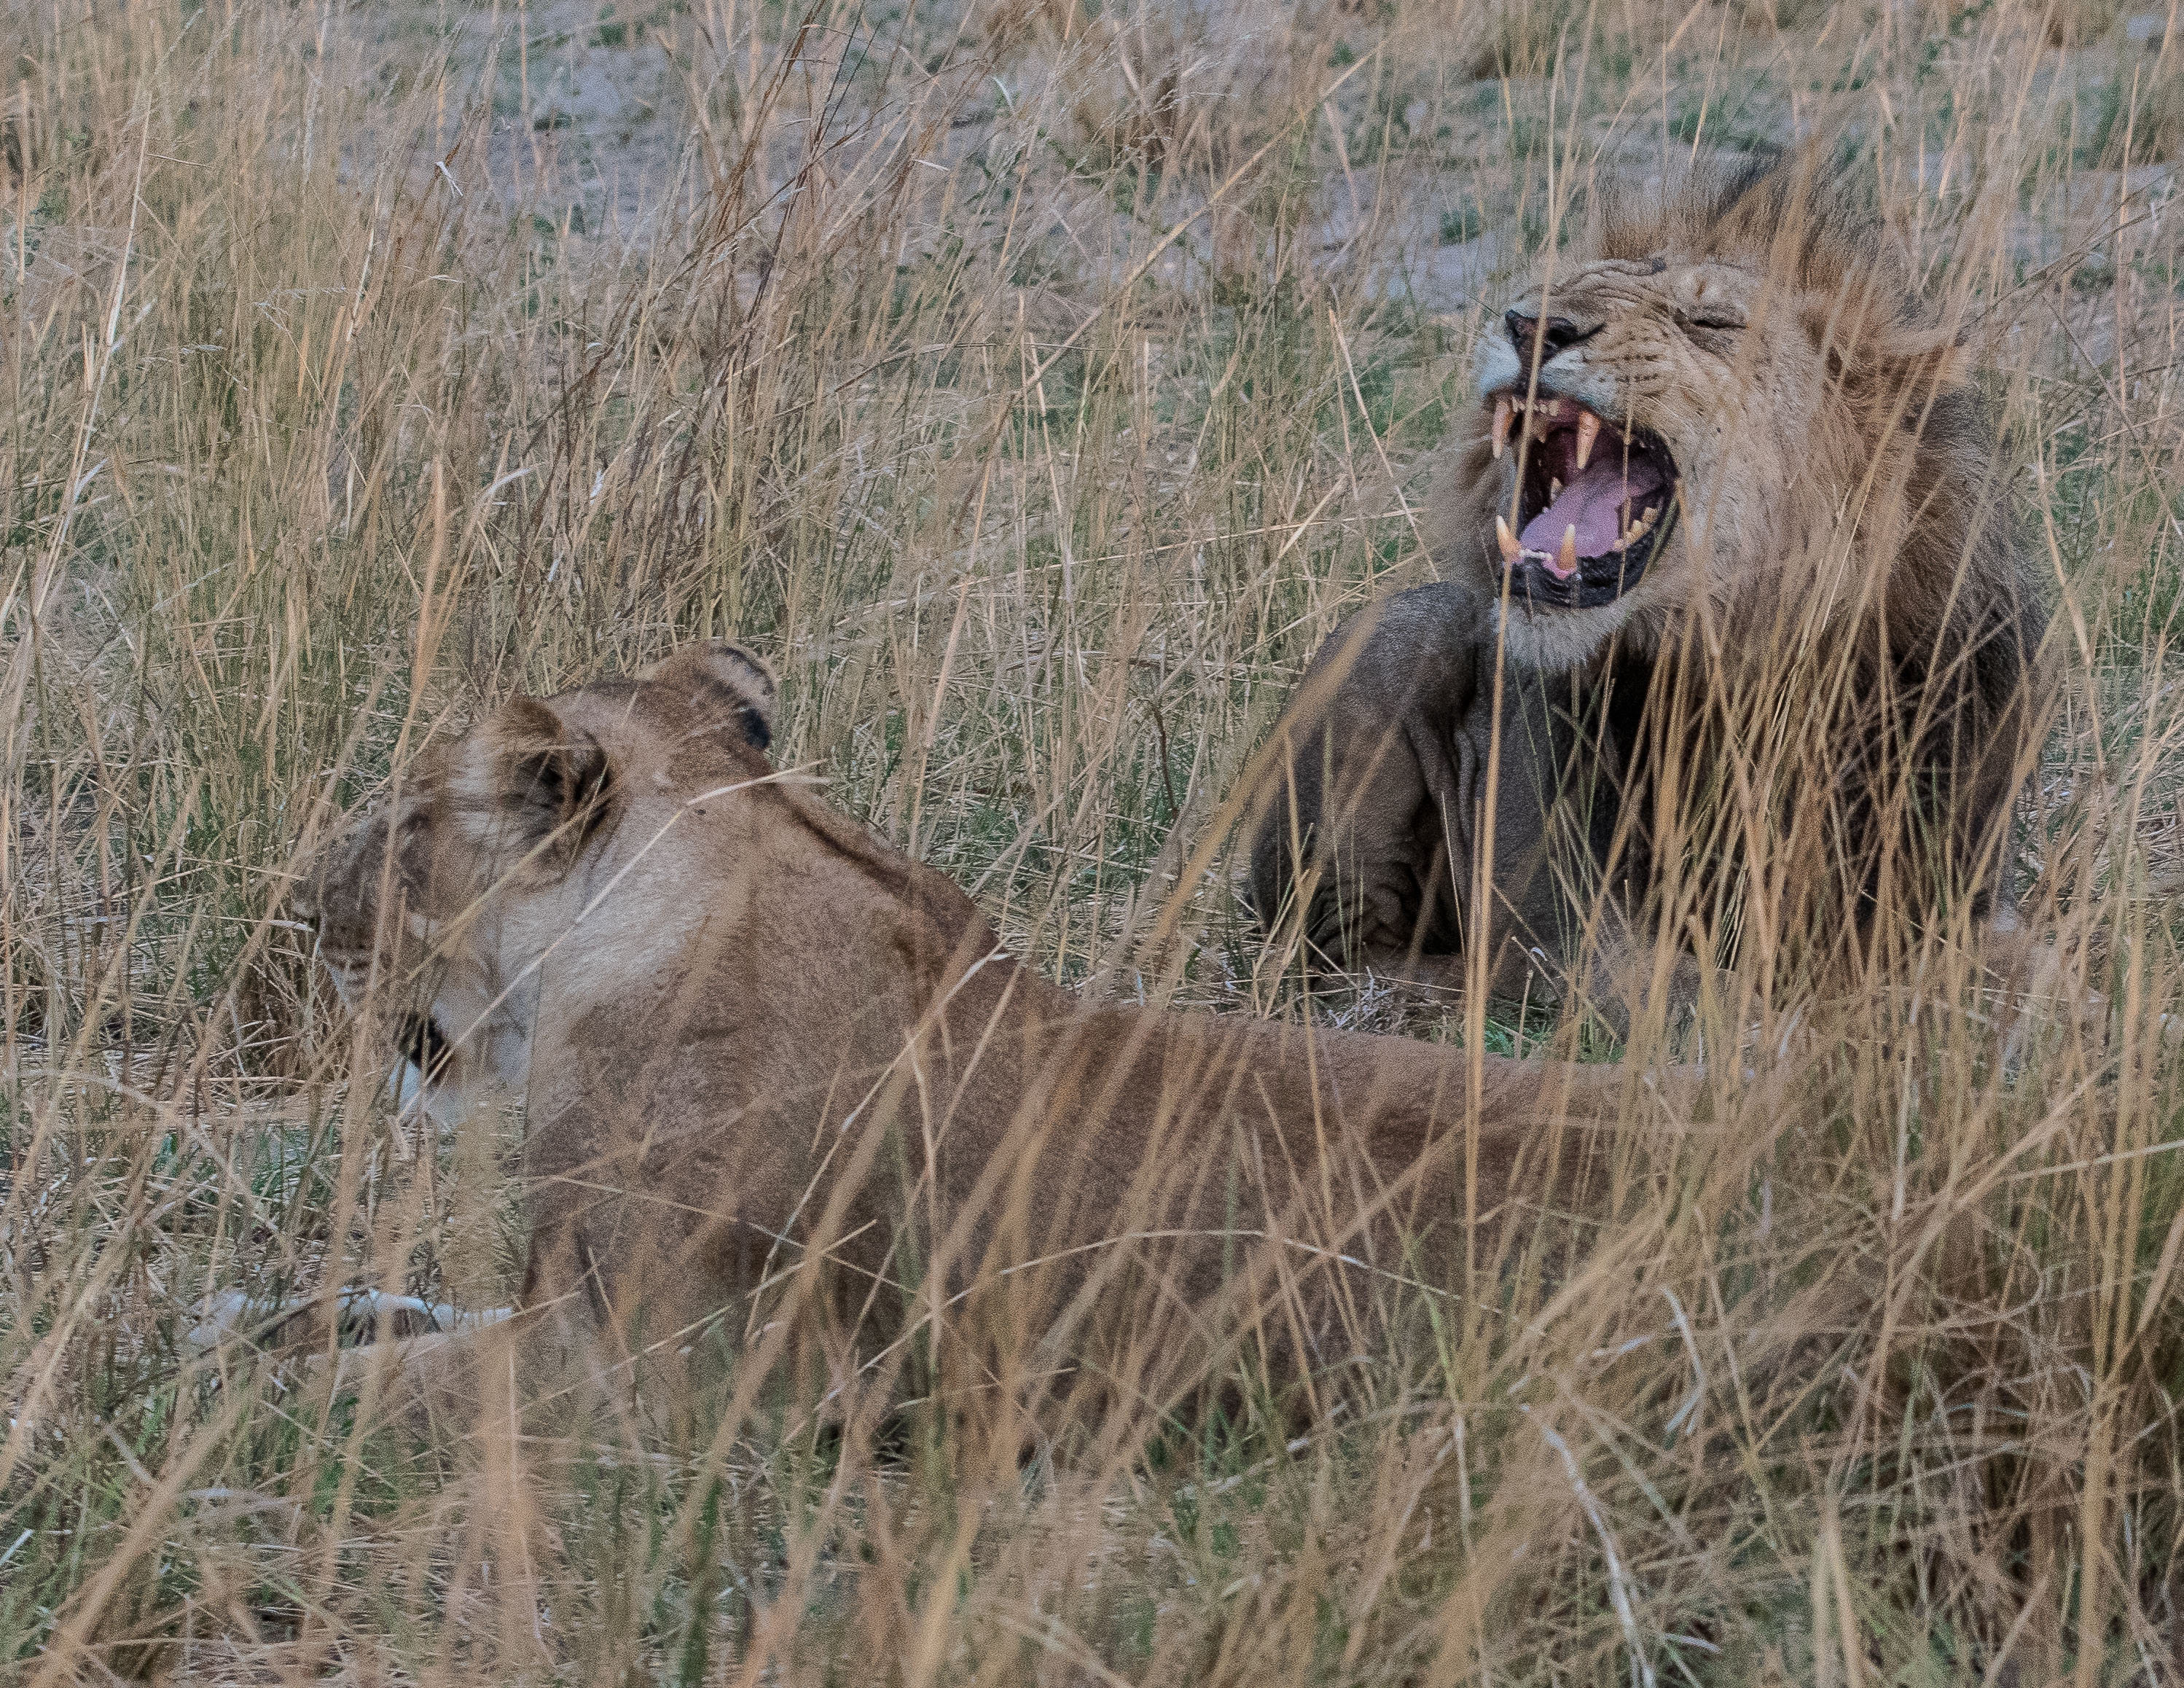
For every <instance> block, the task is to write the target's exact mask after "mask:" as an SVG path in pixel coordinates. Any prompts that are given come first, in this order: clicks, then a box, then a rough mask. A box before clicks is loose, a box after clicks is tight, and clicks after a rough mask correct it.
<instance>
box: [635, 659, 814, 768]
mask: <svg viewBox="0 0 2184 1688" xmlns="http://www.w3.org/2000/svg"><path fill="white" fill-rule="evenodd" d="M643 677H644V680H645V681H646V682H647V683H648V684H651V685H664V686H682V687H687V688H688V689H689V690H691V691H693V692H712V693H716V694H720V695H721V701H722V702H723V703H725V704H726V705H727V706H728V707H729V708H730V709H731V710H733V711H734V713H735V717H736V721H737V724H738V726H739V727H742V728H743V733H744V738H748V739H749V740H750V742H751V748H752V749H756V750H763V749H766V747H767V746H768V745H770V744H772V743H773V706H774V702H775V700H776V699H777V698H778V697H779V695H780V688H779V686H778V685H777V684H776V682H775V681H774V677H773V670H772V668H771V667H769V666H767V665H766V660H765V659H764V658H763V657H760V655H757V654H756V653H755V652H754V651H750V650H747V649H744V647H743V646H742V645H739V644H732V643H729V642H728V641H727V640H726V639H708V640H706V641H705V643H702V644H694V645H686V646H684V647H683V648H682V649H681V650H678V651H677V652H676V653H675V655H672V656H671V657H668V658H667V659H666V660H664V661H661V662H656V663H655V664H654V665H653V666H651V667H650V668H648V669H647V670H646V671H644V676H643Z"/></svg>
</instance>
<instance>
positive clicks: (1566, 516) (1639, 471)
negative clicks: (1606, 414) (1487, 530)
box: [1523, 454, 1668, 557]
mask: <svg viewBox="0 0 2184 1688" xmlns="http://www.w3.org/2000/svg"><path fill="white" fill-rule="evenodd" d="M1667 478H1668V477H1667V476H1665V475H1663V473H1662V472H1661V471H1660V469H1659V467H1658V465H1655V464H1653V463H1652V462H1651V461H1649V460H1646V459H1645V458H1642V457H1634V458H1633V459H1632V460H1631V461H1630V463H1629V464H1628V465H1625V464H1624V461H1623V460H1622V458H1621V457H1620V456H1619V455H1618V456H1616V457H1613V458H1608V457H1606V456H1605V455H1604V454H1603V456H1602V458H1597V459H1595V460H1594V461H1593V463H1592V465H1591V467H1590V468H1588V469H1586V470H1585V472H1584V473H1583V474H1581V475H1580V476H1578V477H1577V479H1575V480H1574V481H1573V482H1570V483H1569V484H1568V486H1567V487H1563V490H1562V496H1561V497H1560V498H1558V499H1556V500H1555V501H1554V502H1553V503H1552V504H1549V505H1548V506H1547V507H1546V509H1545V510H1541V512H1540V513H1539V514H1538V515H1535V516H1534V517H1533V518H1532V519H1531V520H1530V521H1528V522H1526V523H1525V524H1524V536H1523V537H1524V545H1525V548H1526V549H1529V550H1534V551H1545V552H1546V554H1548V555H1549V556H1553V555H1555V554H1557V553H1559V552H1560V551H1561V549H1562V544H1563V534H1564V533H1565V532H1568V530H1569V529H1571V528H1573V527H1574V528H1575V529H1576V530H1577V554H1578V555H1580V557H1600V556H1605V555H1606V554H1607V553H1608V552H1610V551H1612V550H1613V549H1615V542H1616V541H1617V540H1618V539H1619V538H1622V536H1623V506H1624V504H1631V503H1634V502H1635V504H1637V506H1638V507H1637V509H1635V510H1632V511H1631V515H1633V516H1637V515H1642V514H1644V511H1645V499H1646V497H1647V495H1648V494H1650V493H1657V492H1658V491H1660V489H1661V487H1662V486H1663V484H1664V482H1666V481H1667Z"/></svg>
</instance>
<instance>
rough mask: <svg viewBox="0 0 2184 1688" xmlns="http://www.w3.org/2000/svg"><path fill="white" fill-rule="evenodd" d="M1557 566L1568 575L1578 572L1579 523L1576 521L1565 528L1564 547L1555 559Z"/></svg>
mask: <svg viewBox="0 0 2184 1688" xmlns="http://www.w3.org/2000/svg"><path fill="white" fill-rule="evenodd" d="M1555 567H1556V568H1557V570H1558V571H1561V572H1562V573H1563V574H1566V575H1572V574H1575V573H1576V572H1577V525H1576V523H1574V522H1573V523H1571V524H1570V526H1568V527H1565V528H1564V529H1563V549H1562V552H1561V554H1559V555H1558V556H1557V557H1556V559H1555Z"/></svg>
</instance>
